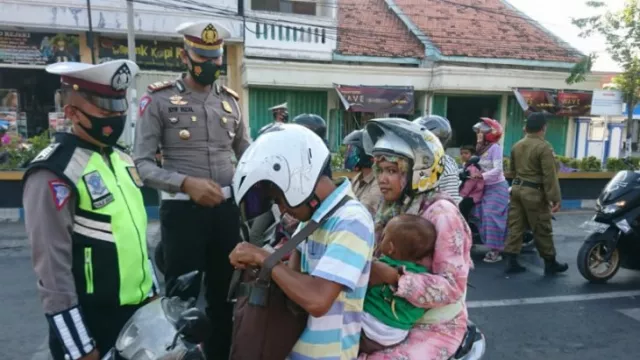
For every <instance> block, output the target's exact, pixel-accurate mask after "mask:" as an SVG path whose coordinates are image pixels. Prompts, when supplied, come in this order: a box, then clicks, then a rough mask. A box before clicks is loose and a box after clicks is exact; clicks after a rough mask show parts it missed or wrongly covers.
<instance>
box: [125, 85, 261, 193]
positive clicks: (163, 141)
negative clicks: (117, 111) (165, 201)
mask: <svg viewBox="0 0 640 360" xmlns="http://www.w3.org/2000/svg"><path fill="white" fill-rule="evenodd" d="M237 100H238V98H237V94H235V92H233V90H231V89H228V88H226V87H223V86H218V85H217V84H214V85H213V86H212V87H211V91H209V92H198V91H195V90H193V89H191V88H189V87H188V86H187V85H186V84H185V83H184V82H183V81H182V80H181V79H177V80H175V81H173V82H164V83H156V84H152V85H150V86H149V88H148V92H147V94H146V95H145V96H143V97H142V98H141V100H140V119H139V121H138V124H137V126H136V140H135V146H134V159H135V162H136V165H137V167H138V170H139V172H140V176H141V177H142V179H143V181H144V182H145V184H146V185H148V186H150V187H153V188H156V189H159V190H163V191H167V192H170V193H177V192H180V187H181V185H182V182H183V181H184V179H185V177H186V176H193V177H200V178H208V179H213V180H214V181H216V182H217V183H218V184H220V185H221V186H228V185H230V184H231V179H232V177H233V173H234V171H235V166H234V156H235V158H236V159H239V158H240V156H242V154H243V153H244V151H245V150H246V149H247V147H248V146H249V142H250V140H249V135H248V134H247V128H246V125H245V123H244V121H243V119H242V113H241V110H240V106H239V104H238V101H237ZM159 145H160V146H161V147H162V155H163V160H164V162H163V168H159V167H158V166H157V165H156V161H155V154H156V149H157V147H158V146H159Z"/></svg>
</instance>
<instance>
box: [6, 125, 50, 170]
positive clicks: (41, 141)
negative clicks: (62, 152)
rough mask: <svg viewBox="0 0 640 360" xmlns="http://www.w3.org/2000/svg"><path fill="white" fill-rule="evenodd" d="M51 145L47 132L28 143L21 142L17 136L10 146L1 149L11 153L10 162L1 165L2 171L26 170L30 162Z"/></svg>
mask: <svg viewBox="0 0 640 360" xmlns="http://www.w3.org/2000/svg"><path fill="white" fill-rule="evenodd" d="M50 143H51V140H50V139H49V136H48V133H47V132H44V133H42V134H40V135H37V136H34V137H32V138H30V139H28V140H27V141H20V139H19V138H18V137H17V136H16V137H13V138H12V139H11V143H10V144H9V145H5V146H3V147H2V148H0V149H3V150H6V151H7V152H8V153H9V161H8V162H6V163H4V164H0V170H17V169H21V168H24V167H25V166H26V165H27V164H28V163H29V161H31V160H33V158H35V157H36V155H38V153H40V151H42V150H43V149H44V148H45V147H47V146H48V145H49V144H50Z"/></svg>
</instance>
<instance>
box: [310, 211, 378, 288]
mask: <svg viewBox="0 0 640 360" xmlns="http://www.w3.org/2000/svg"><path fill="white" fill-rule="evenodd" d="M365 215H366V216H369V214H365V213H364V211H363V212H362V216H359V217H358V218H354V217H351V218H350V219H344V220H340V221H337V222H335V224H334V225H333V226H332V227H331V228H330V229H329V230H327V233H326V235H325V236H328V237H329V239H328V241H327V244H328V245H327V249H326V251H325V252H324V254H323V255H322V257H321V258H320V260H318V264H317V265H316V267H315V269H313V271H312V272H311V276H315V277H319V278H323V279H325V280H329V281H332V282H334V283H337V284H340V285H342V286H344V287H346V288H347V289H349V290H354V289H355V288H356V287H358V286H362V285H363V284H360V283H359V282H360V279H361V276H362V273H363V272H364V271H365V268H366V267H367V265H368V264H369V263H370V261H371V252H372V250H373V249H372V247H373V223H372V220H371V219H366V220H365V219H360V218H363V217H364V216H365ZM365 224H369V225H365ZM313 245H314V244H308V245H307V246H312V247H313ZM310 251H313V249H312V250H310Z"/></svg>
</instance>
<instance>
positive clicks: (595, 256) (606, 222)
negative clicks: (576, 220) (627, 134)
mask: <svg viewBox="0 0 640 360" xmlns="http://www.w3.org/2000/svg"><path fill="white" fill-rule="evenodd" d="M625 163H626V164H627V165H628V166H629V168H630V169H632V170H622V171H619V172H618V173H617V174H616V176H614V177H613V179H611V180H610V181H609V183H607V185H606V186H605V188H604V189H603V190H602V193H601V194H600V196H599V197H598V200H597V201H596V209H595V210H596V214H595V215H594V216H593V218H592V219H591V220H588V221H586V222H585V223H584V224H583V225H582V226H583V227H584V228H586V229H587V230H588V231H589V235H588V236H587V238H586V239H585V241H584V244H582V247H580V250H579V251H578V256H577V262H578V270H579V271H580V274H581V275H582V276H583V277H584V278H585V279H587V280H589V282H592V283H605V282H607V281H608V280H609V279H611V278H612V277H613V276H614V275H615V274H616V273H617V272H618V270H619V269H620V268H621V267H622V268H625V269H630V270H640V240H639V237H640V221H639V220H640V172H638V171H636V170H637V169H636V168H635V166H634V165H633V164H632V163H631V162H630V161H629V160H628V159H625Z"/></svg>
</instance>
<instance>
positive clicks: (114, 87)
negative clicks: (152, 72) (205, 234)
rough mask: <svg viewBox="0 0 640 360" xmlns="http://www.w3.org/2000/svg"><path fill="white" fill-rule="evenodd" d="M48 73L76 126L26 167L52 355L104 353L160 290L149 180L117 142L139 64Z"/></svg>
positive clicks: (63, 66) (53, 68) (29, 223)
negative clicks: (145, 196) (151, 243)
mask: <svg viewBox="0 0 640 360" xmlns="http://www.w3.org/2000/svg"><path fill="white" fill-rule="evenodd" d="M46 71H47V72H49V73H52V74H58V75H61V83H62V92H63V98H64V102H65V106H64V113H65V117H66V119H67V120H70V121H71V123H72V124H73V125H72V128H73V133H58V134H56V138H55V142H54V143H52V144H51V145H50V146H49V147H47V148H45V149H44V150H43V151H42V152H40V154H38V156H36V157H35V159H33V160H32V161H31V163H30V164H29V166H28V167H27V170H26V172H25V174H24V180H23V181H24V192H23V204H24V211H25V227H26V231H27V235H28V237H29V241H30V242H31V246H32V250H33V264H34V269H35V272H36V276H37V278H38V290H39V292H40V296H41V298H42V306H43V308H44V312H45V317H46V319H47V321H48V323H49V349H50V351H51V355H52V356H53V358H54V359H55V360H62V359H74V360H75V359H96V360H97V359H99V358H100V356H102V355H105V354H106V352H107V351H108V350H109V349H110V348H112V347H113V346H114V344H115V341H116V338H117V336H118V333H119V332H120V330H121V328H122V326H124V324H125V322H126V321H127V320H128V319H129V318H130V317H131V315H132V314H133V313H134V312H135V311H136V310H137V309H138V308H139V307H140V306H141V304H143V303H144V302H145V301H146V300H147V299H148V298H149V297H150V296H153V294H154V293H155V291H154V290H155V286H153V285H154V283H155V282H154V280H155V277H154V274H153V271H152V268H151V265H150V261H149V259H148V256H147V239H146V233H147V215H146V212H145V207H144V202H143V200H142V193H141V192H140V187H142V181H141V180H140V177H139V176H138V172H137V171H136V167H135V165H134V163H133V160H132V159H131V158H130V157H129V156H128V155H127V154H125V153H124V152H122V151H121V150H120V149H118V148H117V147H116V146H115V145H116V142H117V141H118V138H119V137H120V135H121V134H122V131H123V129H124V125H125V119H126V114H127V107H128V105H127V100H126V90H127V88H128V87H129V84H130V82H131V80H132V79H133V77H134V76H135V75H136V72H137V71H138V66H137V65H136V64H135V63H133V62H131V61H128V60H115V61H109V62H106V63H103V64H100V65H90V64H84V63H73V62H64V63H57V64H53V65H49V66H48V67H47V68H46Z"/></svg>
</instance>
